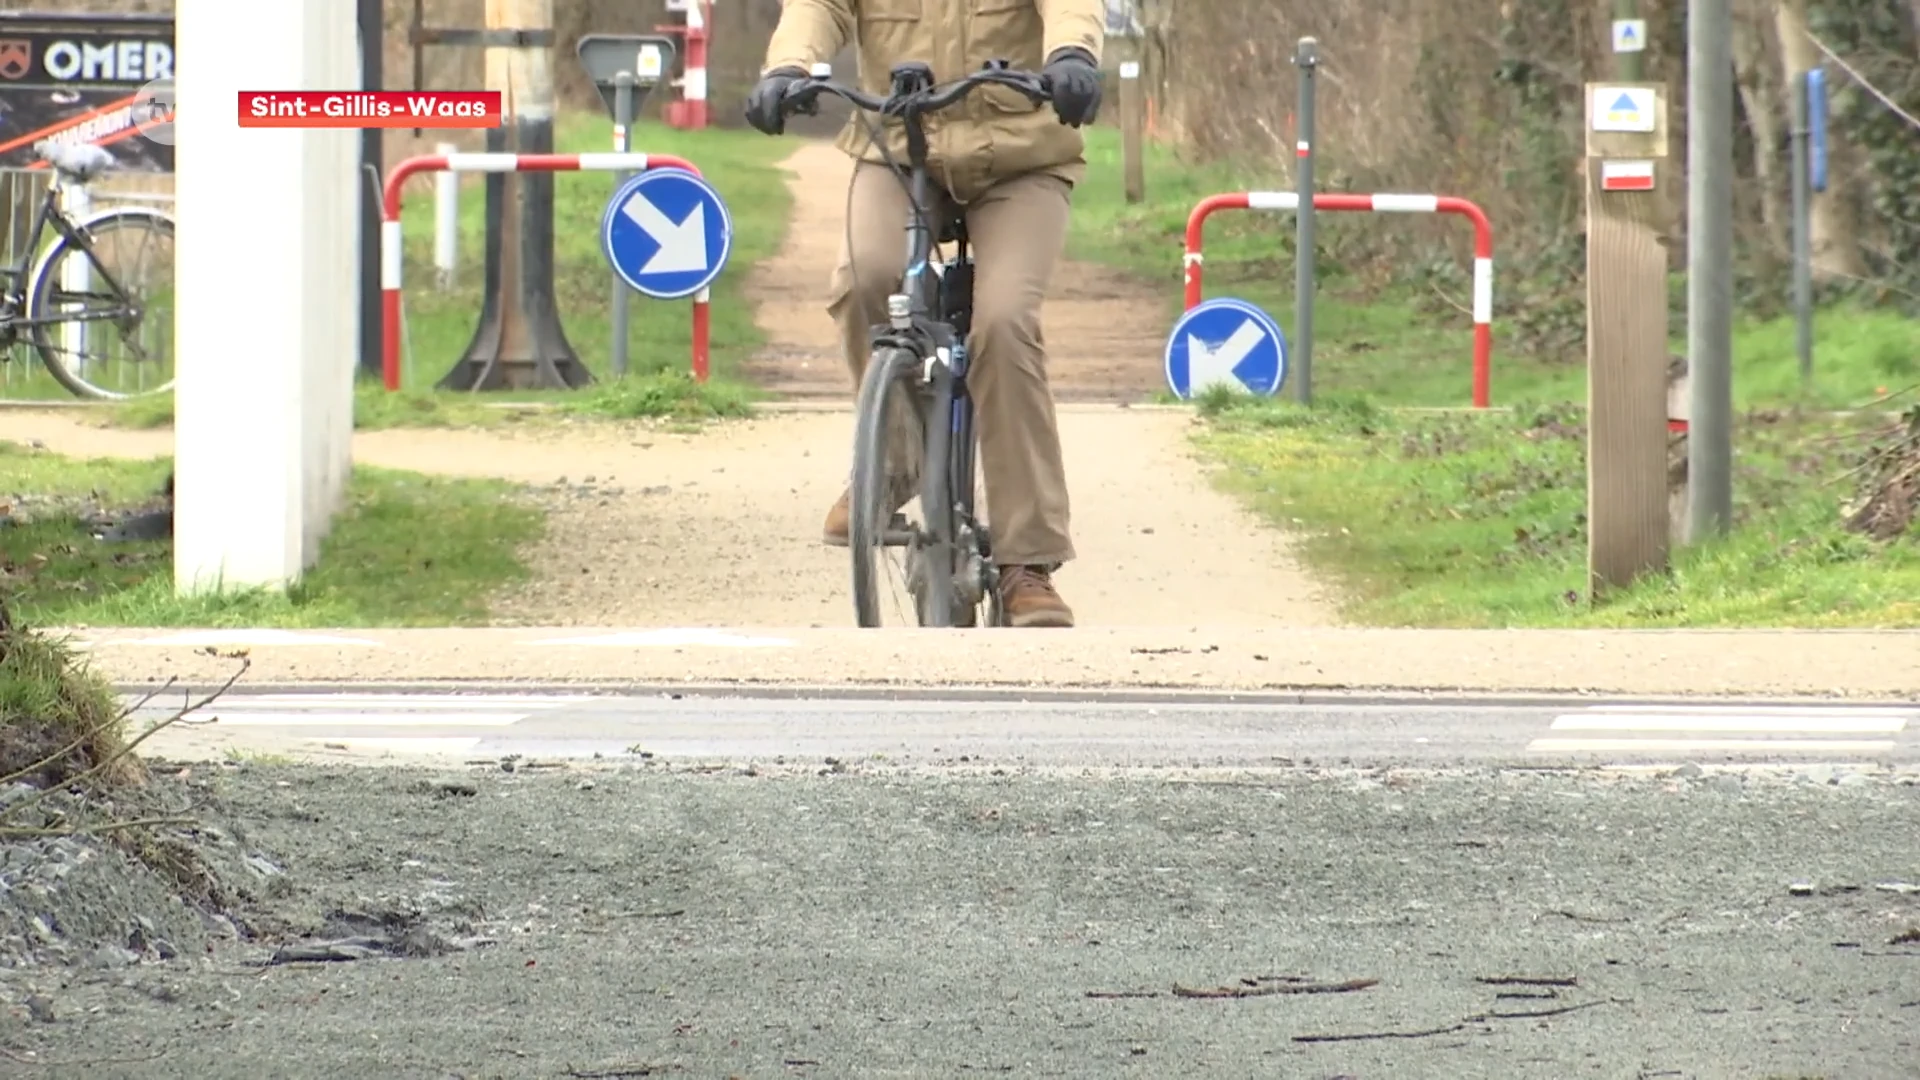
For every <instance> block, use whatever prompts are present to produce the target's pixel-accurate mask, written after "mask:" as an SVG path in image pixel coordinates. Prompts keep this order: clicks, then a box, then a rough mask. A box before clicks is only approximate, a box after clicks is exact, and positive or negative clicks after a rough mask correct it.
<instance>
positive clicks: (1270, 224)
mask: <svg viewBox="0 0 1920 1080" xmlns="http://www.w3.org/2000/svg"><path fill="white" fill-rule="evenodd" d="M1087 157H1088V162H1089V165H1090V166H1091V167H1090V169H1089V170H1088V177H1087V180H1086V182H1085V183H1083V184H1082V185H1081V186H1080V187H1079V189H1078V190H1077V191H1076V192H1075V195H1074V213H1073V232H1072V236H1071V239H1070V242H1069V250H1070V253H1071V254H1073V255H1074V256H1075V257H1077V258H1082V259H1088V260H1093V261H1097V262H1102V263H1106V264H1108V265H1111V266H1116V267H1120V268H1124V269H1127V270H1131V271H1133V272H1135V273H1138V274H1140V275H1142V276H1143V277H1145V278H1146V279H1148V280H1151V281H1153V282H1155V283H1156V284H1159V285H1161V286H1162V287H1163V291H1164V294H1165V296H1166V308H1167V316H1168V319H1169V320H1171V319H1172V318H1174V317H1175V315H1176V314H1177V312H1178V311H1179V309H1180V307H1181V272H1182V271H1181V252H1182V250H1183V239H1184V237H1185V234H1186V222H1187V216H1188V214H1189V213H1190V212H1191V211H1192V209H1193V206H1194V204H1195V203H1196V202H1198V201H1199V200H1200V199H1201V198H1202V197H1204V196H1206V195H1209V194H1213V193H1216V192H1231V191H1247V190H1273V189H1276V188H1279V189H1290V184H1291V181H1290V180H1288V179H1286V177H1285V174H1283V173H1282V172H1281V171H1279V170H1278V169H1266V168H1260V167H1249V166H1245V165H1234V164H1196V163H1191V162H1185V161H1182V160H1180V159H1179V158H1178V157H1176V156H1175V155H1174V154H1173V153H1172V152H1170V151H1169V150H1167V149H1166V148H1164V147H1159V146H1154V147H1151V149H1150V152H1149V154H1148V158H1147V161H1146V179H1147V196H1148V197H1147V199H1146V200H1145V201H1144V202H1142V203H1140V204H1137V205H1129V204H1128V203H1127V202H1126V200H1125V197H1124V193H1123V190H1122V187H1121V166H1120V143H1119V138H1118V136H1117V134H1116V133H1115V132H1114V131H1112V130H1108V129H1101V130H1096V131H1093V132H1090V133H1089V135H1088V146H1087ZM1405 190H1409V191H1418V190H1420V188H1419V187H1418V186H1417V185H1411V186H1409V187H1408V188H1406V189H1405ZM1493 227H1494V235H1495V242H1496V245H1497V244H1498V241H1499V236H1500V228H1501V223H1500V222H1498V221H1495V222H1494V223H1493ZM1293 229H1294V221H1293V215H1292V214H1287V213H1271V212H1246V211H1227V212H1222V213H1218V214H1215V215H1214V216H1213V217H1212V218H1211V219H1209V221H1208V223H1207V242H1206V256H1207V259H1206V264H1205V271H1206V273H1205V279H1204V280H1205V284H1206V290H1207V295H1208V296H1210V297H1212V296H1237V297H1239V298H1241V299H1244V300H1248V301H1251V302H1253V303H1255V304H1258V305H1260V306H1261V307H1263V308H1265V309H1266V310H1267V311H1268V313H1269V314H1272V315H1273V316H1274V317H1275V318H1276V319H1277V320H1279V322H1280V325H1281V326H1282V327H1283V328H1285V329H1287V331H1288V332H1289V333H1292V331H1293V329H1294V323H1295V320H1294V317H1293V309H1294V290H1293V274H1294V271H1293V248H1294V244H1293ZM1389 229H1391V230H1398V231H1401V232H1406V231H1409V230H1412V231H1417V232H1419V233H1421V234H1424V235H1428V236H1440V235H1455V236H1458V237H1460V238H1462V241H1463V244H1464V238H1465V237H1467V236H1468V235H1469V230H1468V228H1467V225H1466V224H1465V223H1464V222H1462V221H1459V220H1457V219H1452V218H1440V217H1436V216H1427V215H1405V214H1321V215H1319V230H1318V231H1319V241H1320V242H1319V245H1318V246H1319V249H1320V254H1319V257H1318V263H1317V265H1318V269H1319V271H1320V284H1319V287H1318V289H1317V290H1316V296H1315V302H1314V349H1313V383H1314V392H1315V394H1316V395H1320V394H1328V393H1331V394H1365V395H1367V396H1368V397H1370V398H1372V399H1374V400H1375V401H1377V402H1379V403H1381V404H1385V405H1410V406H1464V405H1467V404H1470V403H1471V392H1472V383H1471V370H1472V356H1473V351H1472V319H1471V316H1470V315H1469V314H1468V311H1469V307H1470V301H1471V290H1470V285H1469V279H1468V274H1469V272H1470V267H1469V265H1468V264H1467V262H1466V261H1465V260H1464V258H1463V259H1461V260H1459V261H1457V262H1448V263H1446V264H1445V265H1443V266H1433V267H1420V266H1407V267H1403V268H1401V269H1403V270H1406V271H1421V270H1435V271H1441V272H1438V273H1435V274H1434V275H1433V280H1434V281H1435V282H1437V283H1438V284H1435V285H1432V286H1429V287H1427V288H1426V290H1425V291H1424V292H1416V291H1414V290H1413V289H1412V288H1410V287H1408V286H1405V285H1395V284H1393V283H1392V282H1390V281H1387V280H1384V279H1383V278H1380V277H1377V276H1372V270H1371V267H1370V264H1365V263H1364V261H1363V260H1361V259H1359V258H1357V257H1352V258H1350V257H1349V253H1350V252H1353V251H1355V250H1356V248H1357V242H1358V241H1360V240H1362V239H1373V238H1377V237H1378V236H1379V235H1380V233H1381V232H1382V231H1383V230H1389ZM1366 233H1371V234H1373V237H1365V236H1363V234H1366ZM1463 250H1465V249H1464V248H1463ZM1350 263H1352V264H1356V265H1365V266H1366V267H1367V270H1368V275H1367V276H1362V275H1360V274H1359V273H1358V272H1352V271H1350V270H1349V264H1350ZM1502 275H1503V264H1502V263H1501V262H1500V252H1499V250H1498V248H1497V247H1496V250H1495V264H1494V355H1493V401H1494V404H1496V405H1511V404H1514V403H1516V402H1528V401H1582V400H1584V399H1585V397H1586V371H1585V367H1584V365H1583V363H1581V362H1579V361H1578V360H1577V359H1575V360H1573V361H1567V360H1552V359H1547V358H1542V357H1540V356H1537V355H1528V354H1527V353H1526V352H1524V351H1521V350H1520V348H1519V346H1518V344H1517V341H1518V336H1517V335H1516V333H1515V332H1514V326H1513V324H1514V315H1515V314H1516V312H1515V310H1514V300H1513V298H1514V297H1516V296H1521V295H1525V290H1521V289H1516V288H1515V287H1514V283H1513V282H1512V281H1511V280H1510V279H1507V278H1503V276H1502ZM1436 309H1437V310H1436ZM1440 312H1444V313H1440ZM1576 314H1577V313H1576ZM1673 328H1674V331H1675V337H1674V340H1673V342H1672V348H1673V350H1674V351H1675V352H1684V351H1685V344H1686V343H1685V329H1686V328H1685V323H1684V321H1683V320H1678V319H1677V320H1675V321H1674V323H1673ZM1574 333H1575V336H1576V339H1577V336H1578V333H1579V330H1578V327H1577V325H1576V326H1575V327H1574ZM1814 334H1815V356H1814V368H1815V378H1814V385H1813V390H1812V392H1811V393H1810V394H1806V395H1803V393H1802V389H1801V384H1800V377H1799V373H1798V363H1797V361H1796V359H1795V354H1794V325H1793V320H1792V319H1791V318H1779V319H1771V320H1745V319H1743V320H1741V321H1739V322H1738V323H1737V324H1736V328H1735V334H1734V393H1735V397H1736V398H1737V399H1738V401H1739V402H1740V404H1741V405H1742V406H1746V407H1763V406H1779V405H1783V404H1786V403H1788V402H1796V401H1797V402H1804V403H1806V404H1809V405H1815V406H1820V407H1851V406H1857V405H1859V404H1862V403H1864V402H1866V401H1869V400H1871V399H1873V398H1875V397H1877V396H1879V395H1881V394H1884V393H1887V392H1890V391H1897V390H1900V389H1902V388H1904V387H1907V386H1910V385H1913V384H1916V383H1920V321H1917V320H1914V319H1911V318H1906V317H1903V316H1900V315H1898V314H1896V313H1892V312H1886V311H1874V310H1868V309H1864V308H1861V307H1859V306H1857V305H1852V304H1847V305H1841V306H1837V307H1833V308H1829V309H1827V310H1824V311H1822V312H1820V313H1819V314H1818V315H1817V316H1816V318H1815V324H1814Z"/></svg>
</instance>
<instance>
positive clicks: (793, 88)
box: [780, 64, 832, 116]
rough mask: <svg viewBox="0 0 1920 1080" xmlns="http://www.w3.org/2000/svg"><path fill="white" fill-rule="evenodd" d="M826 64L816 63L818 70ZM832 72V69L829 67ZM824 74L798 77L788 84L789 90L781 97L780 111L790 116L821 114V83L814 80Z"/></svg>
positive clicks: (830, 72)
mask: <svg viewBox="0 0 1920 1080" xmlns="http://www.w3.org/2000/svg"><path fill="white" fill-rule="evenodd" d="M823 66H825V65H822V64H815V65H814V70H815V71H816V72H817V71H818V70H819V69H820V68H821V67H823ZM828 74H832V69H831V68H829V69H828ZM822 77H823V76H820V75H817V74H816V75H814V76H813V78H811V79H796V80H794V82H792V83H791V84H789V85H788V86H787V92H786V93H785V94H782V95H781V97H780V111H781V112H783V113H785V114H786V115H788V116H818V115H820V84H819V83H817V82H815V81H813V80H814V79H819V78H822Z"/></svg>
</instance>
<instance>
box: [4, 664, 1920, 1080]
mask: <svg viewBox="0 0 1920 1080" xmlns="http://www.w3.org/2000/svg"><path fill="white" fill-rule="evenodd" d="M170 704H171V703H166V702H159V701H154V702H149V703H148V704H147V706H145V707H144V708H143V710H142V714H141V715H142V718H155V717H161V716H165V715H167V714H168V711H169V705H170ZM1916 714H1920V708H1902V707H1899V706H1846V707H1839V706H1822V707H1810V706H1803V705H1793V704H1783V703H1777V702H1776V703H1772V704H1768V703H1744V704H1738V705H1734V704H1728V703H1714V704H1710V705H1700V704H1695V705H1687V704H1675V703H1671V702H1664V703H1653V702H1640V703H1625V702H1597V701H1593V700H1569V701H1564V702H1558V701H1533V702H1526V703H1517V704H1516V703H1512V702H1477V703H1476V702H1448V703H1433V702H1429V703H1419V702H1404V701H1385V700H1372V701H1368V700H1357V699H1348V698H1329V699H1325V700H1315V701H1299V700H1294V701H1288V700H1283V699H1278V698H1275V699H1269V700H1259V701H1248V700H1244V699H1241V700H1237V701H1235V700H1226V699H1220V700H1211V701H1194V700H1191V699H1185V700H1172V698H1171V697H1170V696H1169V697H1166V698H1165V699H1158V700H1157V699H1153V698H1152V697H1150V696H1140V695H1135V696H1134V697H1132V698H1129V699H1124V700H1122V699H1116V698H1114V697H1094V696H1089V695H1084V694H1082V695H1052V696H1050V697H1049V698H1048V699H1047V700H1041V701H1028V702H1022V701H1019V700H1016V699H1011V698H1008V697H1006V696H1004V695H1002V696H998V697H996V696H995V695H975V697H974V699H972V700H953V699H951V698H950V697H946V696H931V695H915V696H913V697H912V698H911V699H908V700H890V699H888V698H885V697H883V696H881V695H878V694H868V695H864V696H850V695H846V694H842V695H840V696H838V697H834V698H829V699H817V698H812V697H809V696H808V695H806V694H805V693H800V692H795V693H792V694H788V695H785V696H780V697H760V698H742V697H726V696H702V695H698V694H688V693H678V694H675V693H665V694H629V695H603V696H582V695H578V694H573V693H565V692H554V693H548V694H518V695H509V694H499V693H486V694H478V693H468V694H449V693H444V692H437V693H397V692H396V693H389V692H370V691H368V690H365V689H352V690H347V689H340V688H332V689H328V688H320V689H318V690H313V689H309V690H302V691H296V690H292V689H287V690H285V691H284V692H277V693H276V692H263V691H260V690H256V691H253V692H250V693H248V694H244V695H241V694H235V695H232V696H230V697H225V698H222V699H221V700H220V701H218V702H216V703H215V704H214V705H212V706H210V707H209V708H207V709H205V710H204V711H203V712H200V713H197V714H194V715H191V716H189V717H188V718H187V719H186V721H185V722H183V723H180V724H176V725H175V726H173V727H171V728H169V729H167V730H166V731H165V732H163V733H162V734H161V735H159V736H157V737H156V738H155V739H153V740H151V741H150V743H149V744H148V745H146V746H143V747H142V749H143V751H144V752H147V753H149V754H150V755H151V756H153V757H154V758H155V759H160V758H166V759H171V760H172V761H173V762H175V763H177V766H178V767H172V766H170V767H168V768H165V769H162V770H160V771H159V772H160V776H159V778H158V779H157V780H156V782H157V783H160V784H162V785H163V786H164V787H165V788H166V790H163V791H161V792H160V793H159V794H160V796H161V797H163V798H164V799H165V800H167V801H177V802H179V803H180V804H182V805H189V806H193V807H195V808H197V809H196V812H197V813H198V814H200V815H203V821H204V825H205V828H204V829H202V835H203V836H215V837H219V838H221V839H220V843H222V844H224V845H226V847H224V848H223V849H222V850H224V851H226V852H227V855H226V856H224V857H225V858H226V859H227V860H228V862H227V863H226V864H224V865H233V864H236V863H239V862H240V858H241V856H243V855H244V856H245V860H244V863H243V864H242V865H241V869H240V871H239V873H240V874H241V875H242V880H240V881H239V882H237V883H236V884H237V886H238V887H237V888H234V889H233V895H234V896H236V897H238V898H239V900H238V904H239V909H238V912H237V914H238V915H239V917H240V918H241V919H242V921H243V922H244V923H245V924H246V925H249V926H251V927H253V928H254V932H255V933H256V934H257V935H258V936H257V937H255V938H254V939H253V940H250V941H246V940H242V941H229V942H226V943H224V944H220V943H216V945H215V946H214V947H213V948H211V949H210V950H208V951H206V953H205V955H199V951H198V950H197V949H196V950H195V951H193V952H192V953H190V954H189V955H188V956H184V957H180V958H176V959H172V960H168V961H166V962H164V963H145V964H140V965H137V966H135V967H131V968H115V967H108V968H105V969H92V968H82V969H79V970H75V971H69V972H48V973H35V972H31V971H26V972H7V971H4V970H0V1051H4V1052H5V1053H6V1054H7V1055H8V1060H7V1061H4V1062H0V1074H7V1072H6V1070H7V1067H9V1066H10V1065H12V1064H13V1063H14V1062H31V1063H32V1064H31V1066H24V1065H23V1066H22V1067H23V1068H28V1069H30V1072H31V1075H37V1076H39V1075H44V1076H58V1077H69V1076H71V1077H87V1078H88V1080H92V1078H94V1077H120V1076H126V1077H130V1078H139V1080H148V1078H156V1080H157V1078H171V1077H180V1078H192V1080H224V1078H227V1077H232V1078H235V1080H241V1078H246V1080H252V1078H253V1077H257V1076H262V1075H272V1076H276V1077H286V1078H289V1080H304V1078H307V1077H313V1078H316V1080H333V1078H337V1077H348V1076H352V1077H358V1076H382V1077H386V1076H392V1077H405V1078H412V1077H422V1078H427V1077H432V1078H447V1077H463V1078H480V1077H489V1078H491V1077H500V1078H516V1080H517V1078H521V1077H528V1078H534V1077H540V1078H546V1077H568V1078H579V1077H609V1078H610V1077H641V1076H648V1077H656V1076H685V1077H689V1078H692V1077H702V1078H704V1077H713V1078H722V1077H728V1078H730V1077H741V1078H755V1080H757V1078H762V1077H766V1078H774V1077H779V1078H836V1080H837V1078H842V1077H846V1078H864V1077H929V1078H939V1080H945V1078H950V1077H951V1078H963V1077H969V1076H973V1075H977V1074H984V1075H993V1076H1011V1077H1088V1078H1096V1080H1106V1078H1112V1077H1131V1076H1138V1077H1154V1078H1156V1080H1157V1078H1160V1077H1187V1076H1208V1077H1213V1076H1219V1077H1242V1076H1245V1077H1253V1076H1261V1077H1265V1076H1284V1077H1289V1078H1292V1077H1300V1078H1305V1080H1333V1078H1339V1077H1346V1078H1361V1077H1364V1078H1369V1080H1371V1078H1375V1077H1379V1078H1386V1077H1393V1078H1396V1080H1397V1078H1402V1077H1406V1078H1412V1080H1425V1078H1433V1080H1472V1078H1478V1077H1487V1078H1499V1080H1533V1078H1538V1080H1566V1078H1571V1077H1588V1076H1591V1077H1598V1078H1608V1080H1612V1078H1628V1077H1631V1078H1635V1080H1643V1078H1644V1080H1653V1078H1661V1080H1718V1078H1722V1077H1742V1078H1747V1077H1751V1078H1756V1080H1805V1078H1831V1080H1839V1078H1843V1077H1844V1078H1847V1080H1855V1078H1859V1080H1911V1078H1912V1077H1913V1076H1914V1075H1915V1070H1914V1064H1913V1063H1914V1062H1915V1061H1916V1060H1920V1023H1916V1022H1917V1021H1920V848H1916V846H1915V844H1914V836H1915V831H1914V822H1915V820H1916V816H1917V815H1920V768H1916V765H1920V738H1916V735H1915V732H1914V730H1913V728H1914V723H1913V720H1914V717H1915V715H1916ZM516 755H517V756H516ZM596 755H597V756H596ZM283 756H284V757H288V758H291V757H319V758H322V759H326V758H331V759H333V761H332V763H329V764H322V765H319V766H318V767H316V766H315V765H312V764H292V763H290V762H287V761H284V760H282V757H283ZM207 762H212V763H213V764H205V763H207ZM367 764H379V765H382V766H386V767H382V768H365V767H358V766H361V765H367ZM1635 764H1638V765H1641V766H1645V767H1642V768H1633V767H1627V768H1600V767H1597V766H1608V765H1623V766H1633V765H1635ZM176 788H177V789H180V790H178V791H175V790H173V789H176ZM196 828H200V827H199V826H196ZM236 845H237V846H236ZM343 937H345V938H352V939H354V940H355V941H356V942H357V943H358V945H360V946H365V945H366V944H367V943H368V942H373V943H375V945H378V943H379V942H381V941H393V942H403V943H404V951H406V952H407V953H408V955H407V957H406V958H404V959H403V958H384V957H378V956H374V957H371V958H365V959H357V960H337V959H336V960H334V961H331V962H287V963H276V962H274V961H273V959H272V957H273V956H274V952H275V950H276V949H277V948H279V947H280V946H283V945H286V944H288V943H289V942H292V943H299V944H304V945H306V946H309V947H312V946H316V945H319V944H321V943H324V942H336V941H338V940H339V939H341V938H343ZM395 947H396V948H399V946H398V945H396V946H395ZM376 951H377V949H376ZM36 1001H37V1003H38V1004H37V1005H36V1004H34V1003H35V1002H36ZM49 1017H51V1019H49Z"/></svg>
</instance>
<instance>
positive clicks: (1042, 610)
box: [1000, 566, 1073, 629]
mask: <svg viewBox="0 0 1920 1080" xmlns="http://www.w3.org/2000/svg"><path fill="white" fill-rule="evenodd" d="M1000 607H1001V609H1002V610H1003V611H1004V612H1006V617H1007V625H1008V626H1013V627H1018V628H1022V629H1025V628H1028V627H1042V626H1044V627H1061V628H1064V627H1070V626H1072V625H1073V609H1072V608H1070V607H1068V606H1067V602H1066V601H1065V600H1062V599H1060V594H1059V593H1057V592H1055V591H1054V589H1053V575H1052V574H1051V573H1049V572H1048V570H1047V569H1046V568H1045V567H1042V566H1003V567H1001V568H1000Z"/></svg>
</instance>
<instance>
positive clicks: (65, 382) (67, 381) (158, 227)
mask: <svg viewBox="0 0 1920 1080" xmlns="http://www.w3.org/2000/svg"><path fill="white" fill-rule="evenodd" d="M85 224H86V230H87V233H88V234H89V235H91V236H106V235H110V234H111V233H113V232H114V231H116V230H119V229H126V228H132V229H137V230H141V231H146V232H151V233H154V234H156V235H158V236H162V237H165V238H166V239H167V240H169V241H171V240H172V239H173V236H174V228H173V219H172V218H170V217H168V216H167V215H166V214H164V213H162V212H160V211H158V210H155V209H152V208H150V207H144V206H122V207H115V208H114V209H111V210H107V211H104V212H102V213H99V214H95V215H91V216H89V217H88V218H87V219H86V221H85ZM73 253H80V254H81V255H82V256H86V257H93V258H95V259H96V265H98V264H97V256H94V255H93V249H92V248H90V247H82V246H81V245H79V244H75V243H74V242H73V241H72V239H71V238H69V237H65V236H62V237H60V238H59V239H58V240H56V241H55V242H54V243H53V244H52V246H50V247H48V248H47V250H46V252H45V253H44V254H42V255H41V256H40V259H39V261H38V262H36V263H35V264H34V268H33V273H32V274H31V275H30V276H29V277H28V279H27V291H26V310H27V317H28V318H29V319H33V320H38V319H41V318H43V317H44V316H45V314H46V312H45V310H44V309H45V306H46V305H47V304H48V303H49V301H50V298H51V296H52V282H53V279H54V271H55V269H56V268H57V267H58V266H59V265H60V263H61V260H62V259H63V258H64V257H65V256H67V255H69V254H73ZM169 323H171V319H169ZM62 325H64V324H61V323H57V322H56V323H44V322H37V323H36V324H35V325H34V326H33V327H32V333H33V348H34V351H35V352H37V353H39V354H40V362H41V363H42V364H44V365H45V366H46V369H47V374H49V375H51V376H53V378H54V381H56V382H58V383H59V384H60V385H61V386H63V387H66V389H67V391H68V392H69V393H71V394H73V395H74V396H75V397H82V398H91V399H93V400H96V401H129V400H132V399H135V398H142V397H150V396H153V395H155V394H164V393H166V392H167V391H169V390H172V389H173V383H174V380H173V379H171V378H169V379H167V381H166V382H164V383H161V384H160V385H159V386H157V387H154V388H153V389H150V390H142V391H139V392H137V393H131V394H127V393H119V392H116V391H113V390H107V389H104V388H102V387H99V386H96V385H94V384H93V383H91V382H88V381H87V380H86V379H84V378H82V377H81V376H79V375H77V374H75V373H74V372H73V371H72V370H70V369H69V368H68V367H67V365H66V363H65V362H63V361H62V360H61V359H60V356H61V354H62V353H63V352H64V350H62V349H60V348H57V347H56V346H55V344H54V341H53V339H52V332H53V331H55V330H58V329H60V328H61V326H62ZM167 331H168V333H169V335H171V333H172V326H171V325H169V326H168V328H167Z"/></svg>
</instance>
